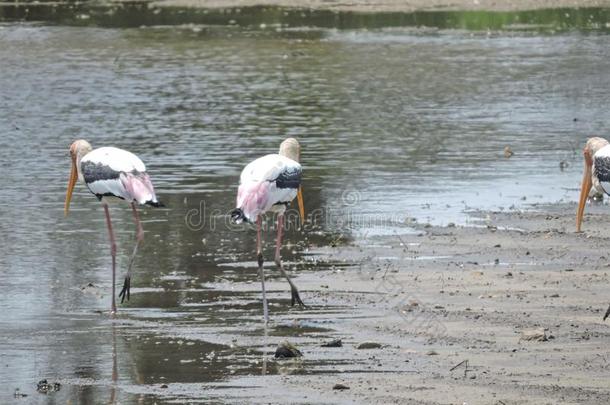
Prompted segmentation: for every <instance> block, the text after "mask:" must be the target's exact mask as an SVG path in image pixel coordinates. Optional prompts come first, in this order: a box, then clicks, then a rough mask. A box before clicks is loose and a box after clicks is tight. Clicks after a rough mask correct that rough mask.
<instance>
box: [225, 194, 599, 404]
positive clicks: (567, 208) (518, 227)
mask: <svg viewBox="0 0 610 405" xmlns="http://www.w3.org/2000/svg"><path fill="white" fill-rule="evenodd" d="M575 208H576V207H575V205H573V204H562V205H552V206H544V207H534V209H535V210H534V211H532V212H511V213H484V212H481V213H475V215H476V216H478V217H480V218H481V227H460V226H452V225H450V226H448V227H430V226H425V225H419V224H418V225H415V228H416V232H415V233H408V234H405V235H400V236H398V235H394V236H383V237H374V238H366V239H365V240H362V241H360V242H358V243H355V244H354V245H349V246H338V247H320V248H312V249H311V254H312V256H311V259H312V260H318V261H319V262H320V263H322V262H326V261H328V262H332V263H336V265H335V267H334V269H331V270H329V271H325V272H313V273H308V274H304V275H302V276H301V277H299V278H298V284H299V286H300V287H301V288H302V289H303V290H304V294H303V298H304V300H306V302H308V303H309V304H312V305H313V306H315V307H317V308H318V310H317V311H320V310H321V309H322V308H324V306H329V307H342V308H343V309H342V310H341V311H340V312H339V315H337V316H335V317H333V319H332V321H329V323H331V324H330V325H329V327H330V328H331V329H334V330H335V332H334V334H335V337H336V338H342V339H343V347H342V348H321V347H319V344H320V343H321V341H320V340H319V339H318V340H316V339H315V335H314V334H307V333H305V334H303V335H300V336H297V337H292V338H289V339H290V340H291V341H293V342H294V343H296V344H297V346H299V347H300V348H301V350H302V351H303V353H304V356H305V357H304V359H305V360H298V361H296V362H295V363H291V361H290V360H284V361H279V362H277V363H278V364H280V366H278V367H283V368H284V369H287V370H290V368H291V364H293V366H292V367H294V368H295V369H299V368H303V365H302V364H303V362H307V361H320V360H322V359H325V358H330V359H335V360H336V359H337V358H342V359H343V360H342V361H335V362H334V364H331V365H330V366H329V369H327V370H325V371H324V372H310V373H302V374H301V375H292V376H279V377H278V376H268V377H258V379H255V380H254V381H256V382H254V381H253V380H252V379H251V378H250V377H248V378H242V379H237V380H233V381H231V385H235V384H237V385H238V386H240V385H241V386H252V389H253V390H255V391H256V387H259V388H258V394H257V395H255V396H254V395H252V391H248V396H244V397H242V399H245V398H248V400H254V401H255V402H259V401H260V402H268V401H271V402H275V401H277V402H282V401H284V400H286V401H288V402H290V401H296V402H312V403H426V404H441V403H452V404H462V403H467V404H525V403H531V404H543V403H549V404H551V403H553V404H555V403H562V404H576V403H579V404H585V403H587V404H601V403H610V384H609V383H608V377H609V376H610V349H609V348H608V341H609V338H610V320H609V321H607V322H603V321H602V316H603V314H604V312H605V310H606V308H607V307H608V304H610V295H609V294H608V291H609V290H610V276H609V274H610V270H609V267H608V266H609V263H610V259H609V255H608V253H607V252H608V246H610V232H608V231H607V229H608V225H609V224H610V216H609V215H608V208H607V206H605V207H604V206H598V207H592V208H591V207H590V208H589V214H588V215H587V217H586V222H585V223H584V226H583V229H584V232H583V233H575V232H574V212H575ZM340 263H344V264H345V266H341V265H339V264H340ZM274 287H277V288H278V289H279V290H281V289H282V287H283V286H282V284H277V285H276V284H274V283H272V286H271V288H272V289H273V288H274ZM317 311H315V310H311V311H306V312H307V315H306V316H304V317H303V318H299V315H297V312H298V311H297V312H295V313H294V317H295V320H294V322H295V324H296V325H297V326H298V325H299V324H307V322H311V321H312V320H314V319H316V318H318V320H319V317H318V316H317V315H316V312H317ZM341 314H342V315H341ZM308 318H309V319H308ZM322 318H325V317H324V316H322ZM540 328H542V329H544V331H545V332H544V333H545V336H546V341H527V340H525V339H523V337H522V334H523V333H524V332H525V331H530V330H536V329H540ZM272 329H273V326H272ZM276 340H277V339H276ZM363 341H373V342H377V343H380V344H381V345H383V347H381V348H378V349H361V350H358V349H357V348H356V345H357V344H359V343H361V342H363ZM466 361H467V367H466ZM462 362H463V363H462ZM350 363H358V364H359V366H358V369H357V370H354V369H351V368H350V367H349V366H347V364H350ZM460 363H462V364H461V365H460ZM285 373H287V374H290V371H286V372H285ZM261 378H262V379H263V380H261ZM264 379H268V380H267V381H264ZM337 383H341V384H344V385H346V386H348V387H349V389H345V390H333V386H334V385H335V384H337ZM263 387H267V388H263ZM275 390H277V392H278V393H281V395H282V396H281V398H280V397H276V396H275V394H271V392H275ZM270 391H271V392H270ZM234 394H236V392H233V393H232V394H231V396H233V395H234ZM244 395H245V394H244ZM250 395H252V396H250ZM237 396H238V397H240V395H239V394H238V395H237Z"/></svg>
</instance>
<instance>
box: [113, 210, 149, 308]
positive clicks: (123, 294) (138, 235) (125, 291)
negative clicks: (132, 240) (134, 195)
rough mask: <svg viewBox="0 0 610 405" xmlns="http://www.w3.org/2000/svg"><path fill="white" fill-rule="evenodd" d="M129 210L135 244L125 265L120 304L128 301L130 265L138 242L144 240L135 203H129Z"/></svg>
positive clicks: (138, 244)
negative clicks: (125, 272)
mask: <svg viewBox="0 0 610 405" xmlns="http://www.w3.org/2000/svg"><path fill="white" fill-rule="evenodd" d="M131 210H132V211H133V221H134V222H135V224H136V244H135V245H134V247H133V253H132V254H131V258H130V259H129V266H128V267H127V275H126V276H125V282H124V283H123V289H122V290H121V292H120V293H119V298H121V304H122V303H123V301H125V298H127V301H129V291H130V288H131V266H132V265H133V262H134V260H135V258H136V254H137V253H138V247H139V246H140V242H142V241H143V240H144V229H143V228H142V223H141V222H140V217H139V215H138V209H137V208H136V204H135V203H133V202H132V203H131Z"/></svg>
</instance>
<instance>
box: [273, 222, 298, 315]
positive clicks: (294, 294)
mask: <svg viewBox="0 0 610 405" xmlns="http://www.w3.org/2000/svg"><path fill="white" fill-rule="evenodd" d="M283 230H284V215H283V214H280V215H278V216H277V241H276V242H275V264H276V265H277V268H278V269H279V271H280V273H282V275H283V276H284V277H285V278H286V280H287V281H288V284H290V292H291V294H292V299H291V305H292V306H294V304H295V302H296V303H297V304H299V305H300V306H302V307H304V306H305V304H303V301H301V297H300V296H299V290H298V289H297V286H296V285H294V283H293V282H292V280H291V279H290V277H288V273H286V271H284V266H282V259H281V256H280V249H281V248H282V232H283Z"/></svg>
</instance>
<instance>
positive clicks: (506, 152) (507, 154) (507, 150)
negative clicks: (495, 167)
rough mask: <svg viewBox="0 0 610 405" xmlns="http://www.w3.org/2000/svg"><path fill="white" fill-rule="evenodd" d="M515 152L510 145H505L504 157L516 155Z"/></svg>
mask: <svg viewBox="0 0 610 405" xmlns="http://www.w3.org/2000/svg"><path fill="white" fill-rule="evenodd" d="M514 154H515V153H514V152H513V150H512V149H511V148H510V146H505V147H504V157H505V158H507V159H508V158H509V157H511V156H512V155H514Z"/></svg>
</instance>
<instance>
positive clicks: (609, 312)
mask: <svg viewBox="0 0 610 405" xmlns="http://www.w3.org/2000/svg"><path fill="white" fill-rule="evenodd" d="M608 316H610V305H608V309H607V310H606V315H604V321H605V320H606V319H608Z"/></svg>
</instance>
